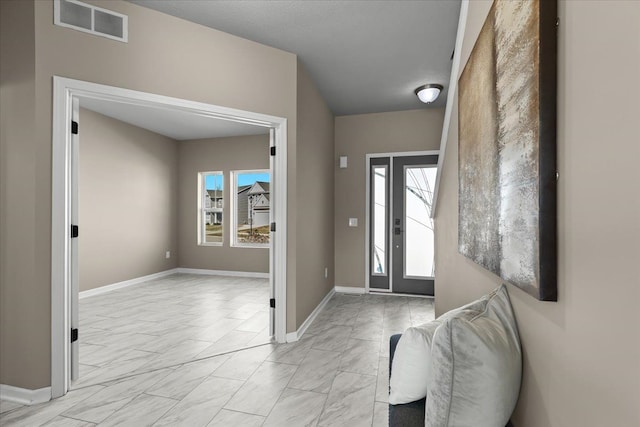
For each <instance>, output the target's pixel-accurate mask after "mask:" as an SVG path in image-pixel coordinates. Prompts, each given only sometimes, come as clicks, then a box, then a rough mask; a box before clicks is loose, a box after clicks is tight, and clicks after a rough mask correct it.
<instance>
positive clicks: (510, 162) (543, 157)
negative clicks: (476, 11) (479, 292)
mask: <svg viewBox="0 0 640 427" xmlns="http://www.w3.org/2000/svg"><path fill="white" fill-rule="evenodd" d="M556 17H557V4H556V2H555V1H547V0H544V1H509V0H496V1H495V2H494V4H493V6H492V7H491V10H490V12H489V15H488V17H487V20H486V21H485V23H484V26H483V27H482V30H481V31H480V35H479V36H478V39H477V41H476V44H475V46H474V48H473V51H472V53H471V56H470V57H469V60H468V62H467V64H466V66H465V69H464V71H463V73H462V75H461V76H460V80H459V86H458V87H459V94H458V96H459V100H458V105H459V107H458V110H459V121H458V123H459V154H458V166H459V169H458V170H459V189H458V190H459V227H458V245H459V251H460V253H462V254H463V255H465V256H466V257H468V258H470V259H472V260H473V261H474V262H476V263H478V264H480V265H481V266H483V267H485V268H486V269H488V270H490V271H492V272H493V273H495V274H497V275H498V276H500V277H501V278H502V279H504V280H506V281H508V282H510V283H512V284H514V285H516V286H518V287H520V288H522V289H523V290H525V291H526V292H528V293H529V294H531V295H533V296H534V297H536V298H538V299H540V300H545V301H556V300H557V284H556V282H557V231H556V228H557V226H556V224H557V215H556V205H557V202H556V181H557V177H556V84H557V83H556V82H557V78H556V69H557V29H556V22H557V20H556Z"/></svg>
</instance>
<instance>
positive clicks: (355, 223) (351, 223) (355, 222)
mask: <svg viewBox="0 0 640 427" xmlns="http://www.w3.org/2000/svg"><path fill="white" fill-rule="evenodd" d="M357 226H358V218H349V227H357Z"/></svg>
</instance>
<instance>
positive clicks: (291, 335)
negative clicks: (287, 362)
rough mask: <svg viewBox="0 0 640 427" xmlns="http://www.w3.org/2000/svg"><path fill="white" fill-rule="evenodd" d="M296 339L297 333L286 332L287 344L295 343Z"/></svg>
mask: <svg viewBox="0 0 640 427" xmlns="http://www.w3.org/2000/svg"><path fill="white" fill-rule="evenodd" d="M298 339H299V338H298V331H295V332H287V343H291V342H296V341H298Z"/></svg>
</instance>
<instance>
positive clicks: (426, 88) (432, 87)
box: [415, 83, 442, 104]
mask: <svg viewBox="0 0 640 427" xmlns="http://www.w3.org/2000/svg"><path fill="white" fill-rule="evenodd" d="M441 90H442V85H439V84H434V83H430V84H426V85H423V86H420V87H419V88H417V89H416V90H415V93H416V95H417V96H418V98H419V99H420V101H422V102H424V103H425V104H430V103H432V102H433V101H435V100H436V99H438V95H440V91H441Z"/></svg>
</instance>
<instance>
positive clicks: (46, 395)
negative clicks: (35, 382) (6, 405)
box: [0, 384, 51, 405]
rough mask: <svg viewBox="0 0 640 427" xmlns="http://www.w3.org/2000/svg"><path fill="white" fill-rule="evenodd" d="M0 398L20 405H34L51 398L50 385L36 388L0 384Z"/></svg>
mask: <svg viewBox="0 0 640 427" xmlns="http://www.w3.org/2000/svg"><path fill="white" fill-rule="evenodd" d="M0 399H2V400H6V401H7V402H14V403H19V404H21V405H36V404H38V403H45V402H48V401H50V400H51V387H43V388H39V389H36V390H30V389H27V388H20V387H14V386H12V385H6V384H0Z"/></svg>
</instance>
